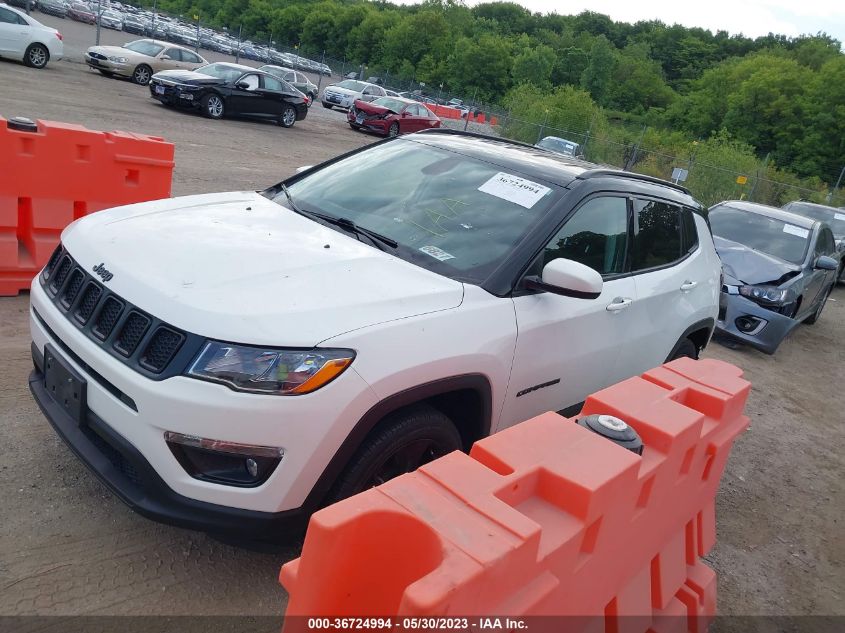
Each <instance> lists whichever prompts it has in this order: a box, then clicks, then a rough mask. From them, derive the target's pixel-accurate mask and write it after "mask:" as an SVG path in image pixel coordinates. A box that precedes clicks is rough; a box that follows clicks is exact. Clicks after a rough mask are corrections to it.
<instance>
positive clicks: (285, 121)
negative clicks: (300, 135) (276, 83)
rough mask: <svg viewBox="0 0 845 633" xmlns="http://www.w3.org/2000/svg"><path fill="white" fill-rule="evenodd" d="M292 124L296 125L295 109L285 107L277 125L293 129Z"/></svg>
mask: <svg viewBox="0 0 845 633" xmlns="http://www.w3.org/2000/svg"><path fill="white" fill-rule="evenodd" d="M294 123H296V108H294V107H293V106H291V105H289V106H285V107H284V109H283V110H282V114H281V116H280V117H279V125H281V126H282V127H293V124H294Z"/></svg>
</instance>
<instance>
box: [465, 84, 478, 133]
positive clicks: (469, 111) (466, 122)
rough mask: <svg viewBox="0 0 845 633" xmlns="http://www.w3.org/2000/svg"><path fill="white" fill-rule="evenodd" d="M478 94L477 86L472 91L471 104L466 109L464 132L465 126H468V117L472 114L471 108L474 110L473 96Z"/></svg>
mask: <svg viewBox="0 0 845 633" xmlns="http://www.w3.org/2000/svg"><path fill="white" fill-rule="evenodd" d="M477 94H478V88H476V89H475V90H473V91H472V104H471V105H470V106H469V110H467V120H466V121H464V132H466V130H467V126H469V118H470V117H471V116H472V112H473V110H475V96H476V95H477Z"/></svg>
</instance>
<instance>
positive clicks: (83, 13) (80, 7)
mask: <svg viewBox="0 0 845 633" xmlns="http://www.w3.org/2000/svg"><path fill="white" fill-rule="evenodd" d="M67 17H69V18H70V19H71V20H76V21H77V22H85V23H87V24H96V23H97V14H96V13H94V12H93V11H92V10H91V8H90V7H89V6H88V5H87V4H82V3H81V2H74V3H73V4H71V5H70V6H69V7H68V8H67Z"/></svg>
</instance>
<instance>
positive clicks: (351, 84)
mask: <svg viewBox="0 0 845 633" xmlns="http://www.w3.org/2000/svg"><path fill="white" fill-rule="evenodd" d="M335 86H337V87H338V88H346V89H347V90H354V91H355V92H361V91H362V90H364V88H366V87H367V84H365V83H364V82H363V81H355V80H354V79H346V80H344V81H341V82H340V83H339V84H335Z"/></svg>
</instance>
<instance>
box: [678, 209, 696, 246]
mask: <svg viewBox="0 0 845 633" xmlns="http://www.w3.org/2000/svg"><path fill="white" fill-rule="evenodd" d="M681 228H682V230H683V241H682V242H681V252H682V253H683V254H684V255H686V254H687V253H692V252H693V251H694V250H695V249H696V248H698V230H697V229H696V228H695V214H694V213H693V212H692V209H687V208H686V207H684V208H683V209H681Z"/></svg>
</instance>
